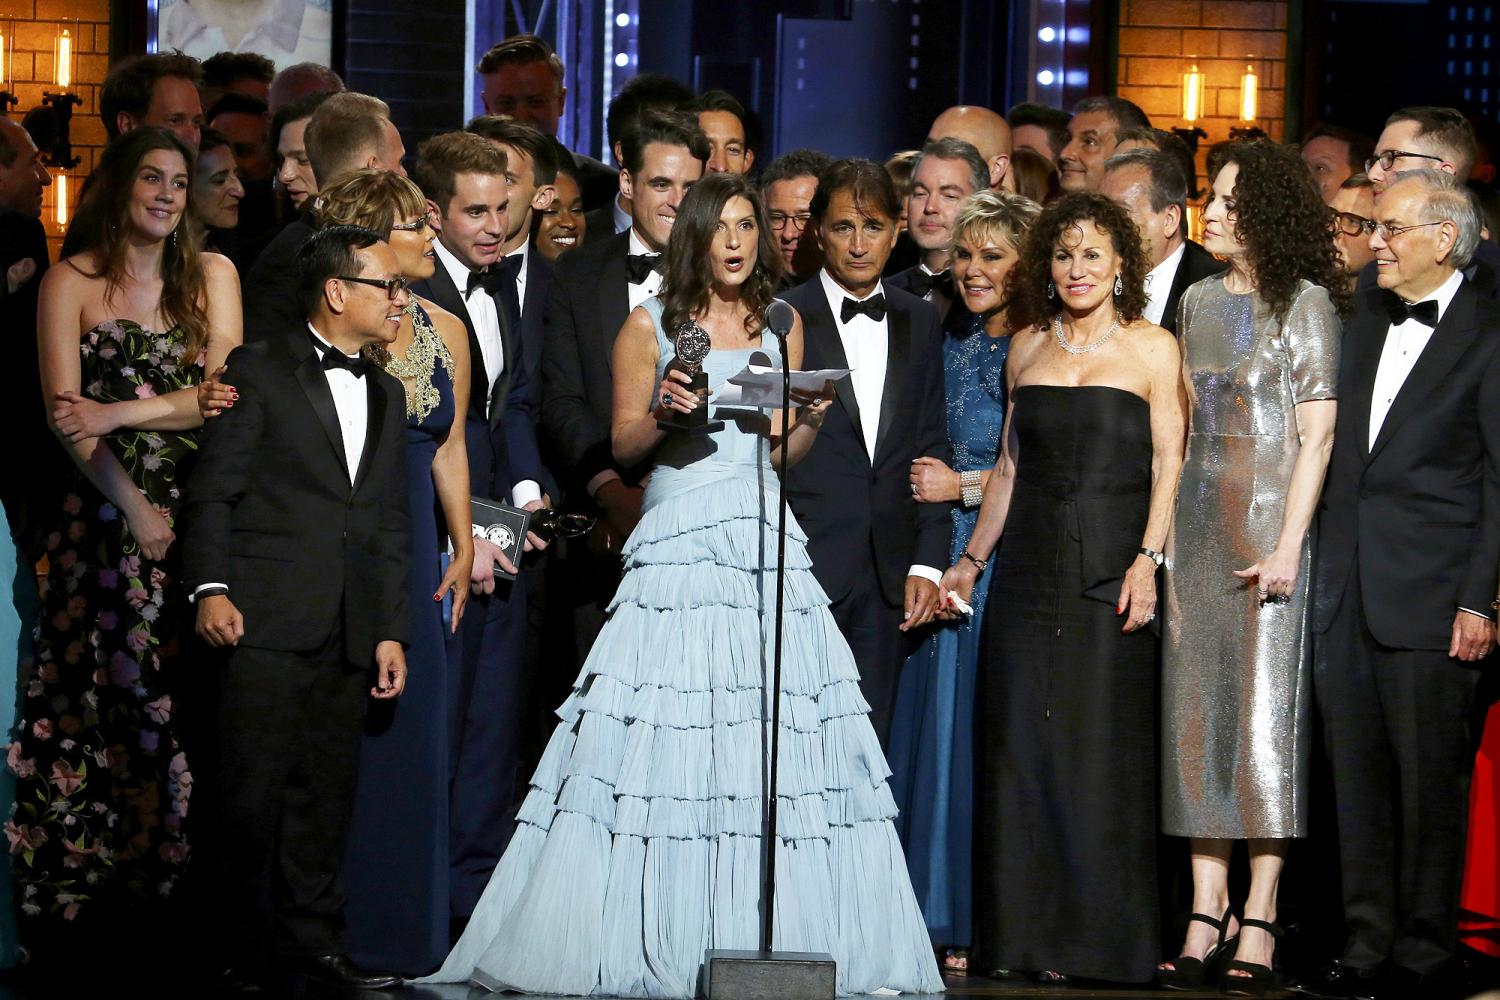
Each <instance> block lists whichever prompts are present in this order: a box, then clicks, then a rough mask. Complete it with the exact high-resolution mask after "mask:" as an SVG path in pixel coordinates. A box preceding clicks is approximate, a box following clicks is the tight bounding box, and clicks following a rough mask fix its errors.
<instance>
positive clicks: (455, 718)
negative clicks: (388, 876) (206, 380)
mask: <svg viewBox="0 0 1500 1000" xmlns="http://www.w3.org/2000/svg"><path fill="white" fill-rule="evenodd" d="M507 168H508V161H507V159H506V156H505V154H504V153H503V152H501V151H500V150H499V149H498V148H497V147H496V146H495V145H494V144H493V143H491V142H489V141H488V140H486V139H483V138H480V137H479V136H477V135H474V134H473V133H472V132H446V133H443V134H441V135H436V136H433V137H432V138H431V139H428V140H427V141H426V142H424V143H423V144H422V146H421V149H420V151H419V154H418V157H417V165H416V169H415V171H414V174H415V179H416V182H417V185H418V186H419V187H420V188H421V189H422V193H423V194H425V195H426V196H427V201H428V209H429V216H430V218H432V220H433V221H434V224H435V226H436V227H437V230H438V238H437V241H436V242H435V243H434V244H433V252H434V253H435V254H436V255H437V267H436V269H435V270H434V271H433V274H432V277H431V278H429V279H427V280H426V281H423V282H418V283H417V284H416V285H414V286H413V291H415V292H416V293H417V294H418V295H422V296H424V297H426V298H428V299H431V300H432V301H433V302H435V303H437V304H438V305H440V306H442V307H443V308H444V309H447V310H448V311H449V312H451V313H453V314H454V315H456V316H458V317H459V319H461V320H463V323H464V326H465V328H466V329H467V330H468V334H469V360H470V370H469V413H468V419H467V420H466V421H465V425H464V441H465V444H466V445H467V448H468V453H469V482H470V490H471V492H473V494H474V495H476V496H482V497H486V498H491V499H498V500H502V501H507V502H509V503H511V504H513V505H515V506H517V507H522V508H524V509H526V510H537V509H540V508H541V507H544V506H546V505H547V500H546V498H545V496H544V495H543V493H542V489H541V486H540V483H541V481H542V463H541V458H540V456H539V454H538V451H537V444H536V431H535V428H534V424H533V420H532V407H533V400H534V397H533V394H532V391H531V389H530V387H529V383H528V375H527V370H526V363H525V360H524V351H523V349H522V346H521V337H520V333H519V331H518V330H517V329H516V328H515V326H514V325H513V324H514V317H515V311H514V309H515V305H514V297H515V285H514V276H513V274H509V273H507V272H505V271H502V270H501V269H500V268H498V267H496V266H495V265H496V264H497V262H498V261H499V260H500V256H501V250H502V248H503V246H504V243H505V237H506V233H507V228H506V227H507V222H508V213H509V205H510V186H509V184H508V183H507V181H506V170H507ZM507 286H508V287H509V289H510V292H511V295H510V296H509V299H510V302H511V305H510V306H507V305H506V296H505V295H504V291H505V289H506V288H507ZM526 547H527V549H528V550H530V549H533V548H542V547H544V546H543V543H542V542H541V540H540V539H538V538H536V536H535V535H532V534H530V533H528V540H527V545H526ZM497 564H498V565H500V566H501V567H502V568H504V569H506V570H508V571H512V572H513V571H515V570H516V569H517V568H518V567H515V566H512V565H509V563H508V561H507V560H506V558H505V555H504V553H503V552H501V551H500V550H499V549H498V548H496V547H495V546H494V545H493V544H491V543H490V542H488V541H486V540H485V539H483V538H479V537H476V538H475V539H474V575H473V577H472V579H471V584H472V588H473V589H474V590H475V592H476V596H475V597H474V598H473V600H471V601H470V602H469V609H468V611H467V612H466V613H465V615H464V620H463V623H462V625H460V627H459V631H458V634H457V635H456V636H452V637H450V638H449V640H448V669H449V674H450V683H449V704H448V709H449V739H450V751H451V772H450V775H451V777H450V788H451V795H450V799H449V842H450V851H449V866H450V876H449V887H450V900H449V909H450V912H451V914H452V916H453V918H454V920H455V921H457V922H459V923H461V922H462V921H464V920H466V919H467V918H468V916H469V914H470V913H472V912H473V909H474V904H475V903H477V902H478V901H479V895H480V893H482V892H483V891H484V887H485V885H486V884H487V883H488V882H489V877H490V872H492V871H493V870H494V867H495V864H496V863H497V862H498V861H499V860H500V855H501V854H502V853H504V850H505V845H506V844H507V843H509V841H510V835H511V833H512V831H513V830H514V825H515V804H516V800H517V798H518V796H519V794H520V792H521V789H522V787H523V784H524V782H525V780H526V777H527V775H524V774H522V773H521V771H522V761H523V757H522V740H521V735H522V732H523V729H524V726H523V724H522V721H521V719H520V717H519V716H520V714H521V712H522V709H523V707H524V702H523V699H522V694H523V692H524V690H525V678H524V676H523V668H524V663H525V659H524V647H525V638H526V586H527V582H526V572H522V573H521V574H520V575H519V576H518V578H517V579H516V580H514V581H510V582H507V581H504V580H500V581H497V580H496V579H495V577H494V573H493V570H494V567H495V566H496V565H497Z"/></svg>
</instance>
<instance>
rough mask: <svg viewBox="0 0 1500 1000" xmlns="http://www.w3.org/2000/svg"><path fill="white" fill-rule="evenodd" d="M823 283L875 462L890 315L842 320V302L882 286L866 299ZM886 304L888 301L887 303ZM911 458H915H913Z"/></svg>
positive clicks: (921, 571) (827, 280)
mask: <svg viewBox="0 0 1500 1000" xmlns="http://www.w3.org/2000/svg"><path fill="white" fill-rule="evenodd" d="M818 280H819V281H821V282H822V283H823V294H824V295H826V296H827V297H828V308H829V309H831V310H833V322H834V325H835V326H837V327H838V331H839V341H840V342H841V343H842V344H843V345H844V357H845V358H846V359H847V360H848V362H849V369H850V370H849V382H850V384H851V385H853V386H854V402H855V403H856V404H857V405H858V406H859V423H860V429H861V430H862V431H864V435H865V451H867V452H868V453H869V455H870V461H871V462H874V461H875V435H876V434H877V433H878V432H879V430H880V404H881V403H882V402H883V401H884V399H885V372H886V368H887V367H888V366H889V364H890V352H891V343H890V320H891V318H890V313H886V317H885V319H883V320H881V321H880V322H878V323H877V322H876V321H875V320H873V319H871V318H870V317H869V316H866V315H865V314H864V313H860V314H859V315H858V316H854V317H852V318H851V319H850V320H849V322H847V323H845V322H844V320H843V309H844V300H845V299H855V300H856V301H859V302H863V301H865V299H869V298H873V297H874V296H876V295H883V294H885V289H884V286H882V285H878V284H877V285H876V286H875V290H874V291H872V292H870V294H869V295H865V296H857V295H851V294H849V293H848V292H847V291H845V290H844V288H843V286H841V285H840V284H839V283H838V282H836V281H834V280H833V278H832V277H831V276H830V275H829V273H828V271H827V269H824V270H821V271H819V272H818ZM887 301H889V298H888V299H887ZM912 457H913V458H915V457H916V456H915V455H913V456H912ZM906 575H907V576H920V577H921V578H922V579H924V580H931V581H932V582H933V583H940V582H941V581H942V579H943V574H942V573H940V572H938V571H937V570H936V569H935V568H933V567H931V566H920V565H918V566H912V567H911V568H910V569H908V570H907V571H906Z"/></svg>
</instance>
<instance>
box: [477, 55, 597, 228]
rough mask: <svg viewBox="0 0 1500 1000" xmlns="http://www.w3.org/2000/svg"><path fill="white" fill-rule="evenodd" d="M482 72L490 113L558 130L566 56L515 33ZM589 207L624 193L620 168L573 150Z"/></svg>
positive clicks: (548, 130)
mask: <svg viewBox="0 0 1500 1000" xmlns="http://www.w3.org/2000/svg"><path fill="white" fill-rule="evenodd" d="M477 71H478V73H479V75H480V77H482V78H483V79H484V85H483V87H481V89H480V92H479V96H480V99H481V100H482V101H483V102H484V112H485V114H486V115H504V116H505V117H507V118H510V119H511V120H513V121H517V122H521V123H523V124H526V125H530V126H531V127H533V128H535V129H536V130H537V131H539V132H541V133H543V134H544V135H549V136H556V135H557V122H558V119H559V118H561V117H562V113H563V105H564V104H565V103H566V102H567V99H568V88H567V87H566V86H564V85H563V78H564V76H565V72H566V71H565V69H564V67H563V61H562V59H560V58H559V57H558V55H557V53H556V52H554V51H553V50H552V46H551V45H549V44H547V42H546V41H545V40H544V39H541V38H538V37H537V36H536V35H511V36H510V37H509V38H507V39H505V40H504V41H501V42H499V43H498V44H496V45H495V46H493V47H492V48H491V49H490V50H489V51H488V52H486V53H485V54H484V55H483V56H482V57H481V58H480V60H479V66H478V68H477ZM568 157H569V159H571V160H572V166H573V176H574V177H575V178H576V179H577V180H578V189H579V191H580V192H581V193H582V195H583V207H584V208H585V209H593V208H599V207H602V206H607V205H608V204H609V202H610V200H611V199H613V198H614V196H615V195H616V194H617V193H618V192H619V190H620V188H619V172H618V171H615V170H611V169H610V168H609V167H608V166H606V165H605V164H603V163H601V162H600V161H598V160H596V159H594V158H593V157H592V156H585V155H584V154H583V153H571V152H570V153H569V154H568Z"/></svg>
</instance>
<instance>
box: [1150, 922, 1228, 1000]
mask: <svg viewBox="0 0 1500 1000" xmlns="http://www.w3.org/2000/svg"><path fill="white" fill-rule="evenodd" d="M1233 912H1234V911H1233V909H1232V908H1230V909H1226V910H1225V911H1224V916H1222V917H1221V918H1219V919H1218V920H1215V919H1214V918H1213V917H1210V916H1209V915H1208V914H1206V913H1195V914H1193V915H1192V916H1190V917H1188V923H1192V922H1193V921H1194V920H1196V921H1198V922H1199V923H1204V924H1207V925H1208V926H1210V927H1212V928H1213V929H1214V930H1216V931H1218V932H1219V940H1218V941H1216V942H1215V943H1214V946H1213V947H1212V948H1210V949H1208V953H1207V954H1205V955H1204V956H1203V957H1202V958H1193V957H1192V956H1191V955H1178V956H1177V957H1176V958H1174V959H1172V968H1170V969H1157V970H1156V984H1157V985H1158V986H1160V987H1161V988H1162V989H1165V990H1179V991H1181V992H1184V993H1191V992H1195V991H1197V990H1201V989H1203V984H1204V983H1206V982H1212V981H1213V978H1214V976H1215V975H1217V974H1218V972H1219V967H1220V966H1221V965H1222V964H1223V963H1224V960H1225V959H1226V958H1228V956H1230V955H1233V954H1234V949H1235V945H1236V944H1237V943H1238V941H1239V938H1238V937H1237V936H1236V937H1232V938H1229V939H1227V940H1226V939H1225V937H1224V935H1225V934H1227V933H1228V932H1229V917H1230V915H1231V914H1232V913H1233Z"/></svg>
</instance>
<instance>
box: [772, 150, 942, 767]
mask: <svg viewBox="0 0 1500 1000" xmlns="http://www.w3.org/2000/svg"><path fill="white" fill-rule="evenodd" d="M811 211H812V216H813V219H812V224H813V225H815V226H817V232H818V238H819V240H820V241H821V242H822V244H823V251H824V254H825V261H824V265H823V268H822V270H821V271H819V272H818V275H817V276H816V277H814V278H813V279H812V280H811V281H808V282H806V283H805V284H802V285H799V286H798V287H796V288H794V289H792V290H791V291H789V292H787V293H786V294H784V295H783V296H782V298H784V299H785V300H786V301H787V302H789V303H791V304H792V305H793V306H794V307H795V308H796V310H797V312H798V313H800V314H801V316H802V329H803V331H804V332H803V344H804V347H803V367H804V368H807V369H818V368H850V369H852V371H851V373H850V374H849V375H848V376H847V377H846V378H844V379H843V380H842V381H840V382H839V385H838V401H837V402H836V403H835V405H834V406H833V408H832V409H830V410H829V411H828V416H827V417H826V418H825V419H824V421H823V428H822V430H821V431H820V432H819V434H818V440H817V441H816V442H815V443H814V444H813V446H812V450H811V451H810V452H808V454H807V455H806V456H805V457H804V459H803V461H802V462H800V463H798V465H797V466H796V468H794V469H792V470H791V471H790V472H789V473H788V476H787V500H788V501H789V502H790V503H791V506H792V511H793V513H795V514H796V516H797V522H798V523H799V524H800V525H801V526H802V528H803V530H804V531H806V532H807V539H808V540H807V551H808V554H809V555H810V556H811V557H812V563H813V566H812V569H813V574H814V575H815V576H816V577H817V579H818V582H819V583H820V584H821V585H822V586H823V590H824V591H825V592H826V593H827V594H828V597H829V599H830V600H831V601H832V602H833V603H832V609H831V610H832V611H833V616H834V620H835V621H837V622H838V626H839V629H840V631H842V632H843V634H844V637H845V638H846V639H847V640H848V642H849V646H850V648H851V649H852V650H853V652H854V659H855V662H856V663H857V664H858V665H859V672H860V688H861V690H862V691H863V692H864V696H865V700H866V701H868V702H869V703H870V722H871V724H872V725H874V726H875V731H876V733H877V735H879V737H880V739H881V741H882V742H884V741H885V739H886V737H887V736H888V734H889V732H890V722H891V709H892V706H893V704H894V701H895V697H896V682H897V679H898V677H899V675H900V671H901V664H902V663H903V662H904V661H905V658H906V654H907V652H908V651H909V647H910V645H911V643H910V642H909V641H908V638H909V637H910V638H914V635H913V632H914V630H916V629H918V628H920V627H921V626H923V625H925V624H927V623H928V622H929V621H931V620H932V617H933V614H934V613H935V612H936V610H937V605H938V586H937V584H938V581H939V580H940V579H941V574H942V569H943V567H944V564H945V563H946V562H947V561H948V537H949V532H950V525H949V517H948V512H949V508H948V506H947V505H945V504H919V503H917V501H916V497H915V495H914V487H912V486H911V484H910V469H911V463H912V460H913V459H915V458H917V457H918V456H920V455H925V456H928V457H931V458H936V459H940V460H942V461H943V462H949V461H950V460H951V456H950V449H949V447H948V430H947V424H946V422H945V416H944V414H945V411H944V401H943V354H942V350H943V349H942V339H941V337H942V335H941V333H940V331H939V328H938V317H937V312H936V310H935V309H933V307H932V306H931V305H930V304H929V303H926V302H923V301H922V300H920V299H918V298H916V297H915V296H913V295H909V294H907V293H906V292H903V291H902V290H901V289H899V288H893V287H891V286H890V284H889V282H887V283H885V284H884V286H882V282H881V280H880V272H881V270H882V269H883V268H884V267H885V263H886V260H887V258H889V256H890V253H891V248H892V247H893V246H894V245H895V242H896V217H897V214H898V212H899V203H898V200H897V197H896V190H895V188H894V187H893V186H892V185H891V180H890V176H889V175H888V174H886V172H885V169H884V168H883V167H881V166H880V165H879V164H877V163H873V162H871V161H869V160H840V161H838V162H836V163H835V164H834V165H833V166H832V167H830V168H829V169H828V170H826V171H824V173H823V175H822V176H821V177H819V178H818V192H817V194H816V195H815V196H814V197H813V202H812V208H811Z"/></svg>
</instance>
